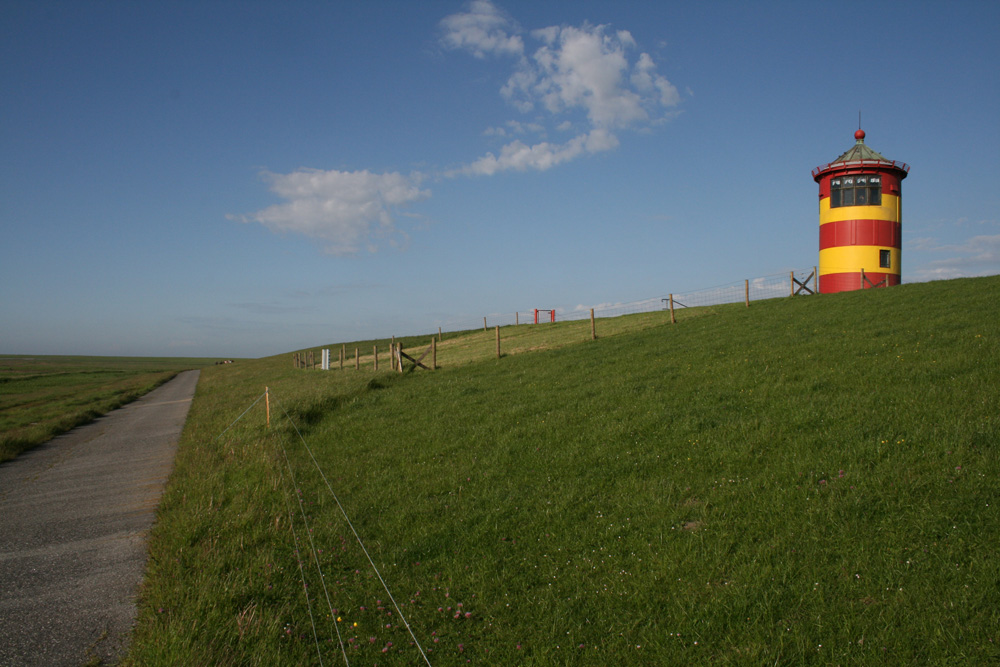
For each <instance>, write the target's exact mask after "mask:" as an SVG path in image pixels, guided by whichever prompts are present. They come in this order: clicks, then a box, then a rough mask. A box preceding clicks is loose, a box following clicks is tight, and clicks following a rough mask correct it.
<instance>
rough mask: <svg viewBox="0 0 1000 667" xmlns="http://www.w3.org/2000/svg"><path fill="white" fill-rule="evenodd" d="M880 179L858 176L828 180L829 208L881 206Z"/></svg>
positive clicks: (873, 176)
mask: <svg viewBox="0 0 1000 667" xmlns="http://www.w3.org/2000/svg"><path fill="white" fill-rule="evenodd" d="M881 205H882V177H881V176H880V175H878V174H859V175H857V176H841V177H840V178H832V179H830V208H840V207H841V206H881Z"/></svg>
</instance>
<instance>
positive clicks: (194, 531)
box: [126, 277, 1000, 665]
mask: <svg viewBox="0 0 1000 667" xmlns="http://www.w3.org/2000/svg"><path fill="white" fill-rule="evenodd" d="M998 311H1000V278H997V277H991V278H982V279H963V280H954V281H947V282H937V283H927V284H912V285H904V286H901V287H894V288H892V289H888V290H871V291H865V292H852V293H846V294H838V295H826V296H821V297H795V298H789V299H775V300H771V301H766V302H757V303H754V304H753V305H752V307H751V308H749V309H748V308H745V307H743V306H742V305H733V306H718V307H714V308H711V309H706V310H703V311H700V312H696V311H691V312H686V313H685V318H684V319H682V320H681V321H679V322H678V323H677V324H676V325H670V324H669V321H668V320H666V319H665V317H664V314H655V313H654V314H647V315H640V316H632V317H631V318H630V317H623V318H616V320H615V321H612V320H607V321H599V322H598V334H599V339H598V340H596V341H591V340H589V323H567V324H557V325H556V326H554V327H553V326H549V325H539V326H538V327H532V326H523V325H522V327H520V328H518V329H516V330H515V329H514V328H513V327H510V328H508V329H502V330H501V333H502V335H503V337H504V340H506V341H509V343H508V344H509V348H507V349H505V350H504V352H505V354H506V355H507V356H505V357H503V358H502V359H499V360H498V359H496V358H495V349H494V347H493V345H494V338H493V336H494V333H493V332H492V331H489V332H468V333H466V334H463V335H455V336H452V337H449V336H446V337H445V340H444V341H443V342H442V345H441V347H440V348H439V358H438V363H439V365H440V366H441V369H440V370H438V371H435V372H428V371H417V372H414V373H409V374H403V375H399V374H394V373H391V372H389V370H388V368H387V364H385V362H383V366H382V370H380V371H379V373H378V374H375V373H373V372H372V371H371V369H370V366H368V367H365V366H363V367H362V371H360V372H359V371H356V370H354V369H353V366H351V367H350V369H349V370H348V369H345V370H344V371H339V370H337V371H331V372H326V373H324V372H321V371H312V370H296V369H293V368H292V365H291V359H290V355H282V356H280V357H274V358H270V359H262V360H258V361H254V362H247V363H241V364H236V365H233V366H231V367H217V368H208V369H206V370H205V371H204V372H203V374H202V377H201V381H200V383H199V386H198V391H197V395H196V399H195V401H194V403H193V405H192V408H191V413H190V415H189V418H188V423H187V426H186V428H185V431H184V435H183V437H182V442H181V446H180V449H179V452H178V456H177V461H176V468H175V471H174V474H173V477H172V479H171V481H170V484H169V486H168V489H167V491H166V494H165V496H164V498H163V501H162V505H161V508H160V513H159V518H158V521H157V524H156V526H155V528H154V530H153V535H152V542H151V560H150V564H149V569H148V573H147V579H146V582H145V584H144V587H143V590H142V599H141V606H140V617H139V620H138V622H137V626H136V630H135V633H134V637H133V643H132V647H131V653H130V655H129V657H128V659H127V660H126V664H131V665H153V664H159V665H166V664H191V665H237V664H238V665H274V664H319V662H320V657H319V656H322V662H323V664H339V663H341V662H343V661H344V656H345V655H346V657H347V659H348V660H349V662H350V664H379V665H395V664H426V663H425V660H424V657H423V656H422V655H421V652H420V650H418V648H417V647H416V646H415V645H414V644H413V639H411V636H410V633H409V632H408V631H407V629H406V626H405V624H404V622H403V620H402V619H401V617H400V614H399V610H401V611H402V614H403V615H404V616H405V619H406V621H407V622H408V623H409V626H410V627H411V628H412V631H413V634H414V636H415V637H416V639H417V641H419V644H420V647H421V648H422V649H423V651H424V654H425V655H426V656H427V661H429V662H430V663H431V664H435V665H454V664H467V663H469V662H471V663H474V664H488V665H493V664H496V665H501V664H518V665H551V664H556V665H561V664H566V665H608V664H616V665H659V664H733V665H747V664H767V665H773V664H824V665H825V664H840V665H885V664H898V665H926V664H934V665H938V664H996V663H997V662H998V661H1000V647H998V642H1000V560H998V559H997V558H996V552H997V544H1000V522H998V515H997V507H998V503H1000V497H998V496H1000V493H998V488H1000V484H998V482H1000V478H998V473H1000V461H998V456H997V453H998V452H997V446H998V443H1000V429H998V425H997V420H998V418H1000V417H998V415H1000V390H998V387H1000V312H998ZM536 337H537V338H536ZM369 343H373V342H369ZM411 345H412V347H413V348H417V347H420V346H423V345H426V341H422V340H418V339H413V340H412V341H411V342H409V343H407V347H408V348H409V347H410V346H411ZM368 346H369V349H370V344H369V345H368ZM349 347H351V348H353V347H354V345H353V344H351V345H350V346H349ZM449 347H450V348H452V351H453V353H449V351H448V350H449ZM459 350H462V352H461V354H459V352H458V351H459ZM518 350H519V351H523V352H525V353H521V354H515V353H514V352H515V351H518ZM529 351H530V352H529ZM335 354H336V353H335ZM352 354H353V351H352ZM449 354H452V356H449ZM458 359H460V360H461V363H458V362H457V360H458ZM449 360H451V361H449ZM265 386H269V387H270V395H269V399H270V406H271V419H272V424H271V427H270V428H267V427H266V425H265V407H264V405H265V403H264V401H259V402H258V403H257V404H256V405H254V407H253V409H251V410H249V411H247V412H246V414H245V415H244V416H243V417H242V418H241V419H239V421H237V422H236V423H235V424H234V425H233V424H232V422H233V421H234V420H236V419H237V418H238V417H240V415H241V413H243V412H244V411H245V410H247V408H249V407H250V406H251V405H253V404H254V401H255V400H257V399H258V398H259V397H260V396H261V395H262V393H263V391H264V387H265ZM286 413H287V418H286ZM289 418H290V419H289ZM293 423H294V426H293ZM230 426H231V427H230ZM227 428H228V430H227ZM299 434H301V438H302V439H301V440H300V438H299ZM303 440H304V442H305V443H306V444H307V445H308V447H309V450H307V449H306V447H305V446H304V445H303ZM313 458H315V462H314V460H313ZM328 484H329V487H328ZM331 491H332V492H335V493H336V499H339V502H340V503H341V504H342V507H343V508H344V510H345V511H346V514H347V516H348V517H349V518H350V521H351V522H352V525H353V527H354V529H356V531H357V533H358V534H359V535H360V536H361V539H362V540H363V541H364V544H365V546H366V547H367V550H368V552H369V553H370V555H371V558H372V560H373V562H374V564H375V565H376V566H377V568H378V573H379V575H380V576H381V577H382V578H383V579H384V581H385V583H386V584H387V586H388V588H389V590H390V591H391V593H392V599H390V597H389V595H388V594H387V593H386V590H385V589H384V588H383V586H382V584H381V583H380V582H379V575H376V573H375V570H374V569H373V568H372V566H371V565H370V564H369V562H368V559H367V557H366V556H365V554H364V553H363V552H362V550H361V548H360V547H359V545H358V542H357V540H356V539H355V536H354V534H353V532H352V529H351V527H350V526H349V525H348V524H347V522H346V521H345V519H344V516H343V515H342V513H341V511H340V509H339V507H338V503H337V500H336V499H335V497H334V495H333V493H332V492H331ZM317 563H318V567H317ZM300 568H301V569H300ZM320 571H321V572H322V576H320V574H319V572H320ZM303 582H304V583H305V586H304V585H303ZM393 600H394V601H395V603H398V608H399V610H397V608H396V604H394V602H393ZM313 627H315V635H314V630H313ZM341 642H342V644H343V647H344V648H343V649H342V648H341Z"/></svg>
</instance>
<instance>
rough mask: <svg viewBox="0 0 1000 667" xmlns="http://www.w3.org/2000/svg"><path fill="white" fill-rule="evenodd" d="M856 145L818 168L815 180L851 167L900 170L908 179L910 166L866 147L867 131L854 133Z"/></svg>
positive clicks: (815, 170) (814, 174)
mask: <svg viewBox="0 0 1000 667" xmlns="http://www.w3.org/2000/svg"><path fill="white" fill-rule="evenodd" d="M854 139H855V143H854V145H853V146H851V147H850V149H848V150H847V151H846V152H845V153H844V154H843V155H841V156H840V157H838V158H837V159H836V160H834V161H833V162H830V163H828V164H824V165H821V166H819V167H816V168H815V169H813V171H812V175H813V178H814V179H815V178H816V177H818V176H819V175H820V174H822V173H824V172H826V171H829V170H831V169H844V168H851V167H883V168H886V167H887V168H889V169H898V170H899V171H901V172H903V174H902V176H901V178H906V175H907V174H908V173H909V171H910V165H908V164H906V163H905V162H899V161H898V160H889V159H887V158H886V157H885V156H883V155H882V154H881V153H879V152H877V151H873V150H872V149H871V148H869V147H868V146H866V145H865V131H864V130H861V129H859V130H858V131H857V132H855V133H854Z"/></svg>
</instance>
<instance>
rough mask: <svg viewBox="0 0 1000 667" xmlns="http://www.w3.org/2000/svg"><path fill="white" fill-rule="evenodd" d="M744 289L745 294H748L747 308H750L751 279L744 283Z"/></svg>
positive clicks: (746, 298)
mask: <svg viewBox="0 0 1000 667" xmlns="http://www.w3.org/2000/svg"><path fill="white" fill-rule="evenodd" d="M743 289H744V292H745V294H746V296H745V297H744V299H745V300H746V302H747V308H749V307H750V279H749V278H747V279H746V280H745V281H744V286H743Z"/></svg>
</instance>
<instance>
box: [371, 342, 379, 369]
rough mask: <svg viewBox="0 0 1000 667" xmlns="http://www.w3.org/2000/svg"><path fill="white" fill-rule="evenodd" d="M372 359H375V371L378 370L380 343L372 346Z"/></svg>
mask: <svg viewBox="0 0 1000 667" xmlns="http://www.w3.org/2000/svg"><path fill="white" fill-rule="evenodd" d="M372 359H374V360H375V362H374V363H375V372H376V373H377V372H378V345H374V346H372Z"/></svg>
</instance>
